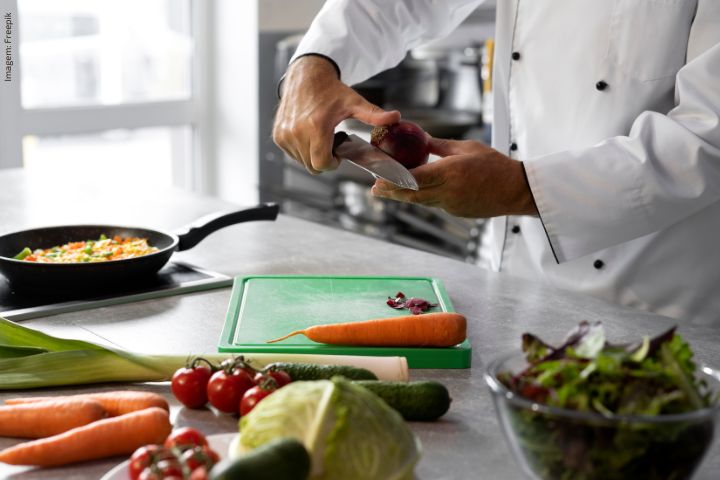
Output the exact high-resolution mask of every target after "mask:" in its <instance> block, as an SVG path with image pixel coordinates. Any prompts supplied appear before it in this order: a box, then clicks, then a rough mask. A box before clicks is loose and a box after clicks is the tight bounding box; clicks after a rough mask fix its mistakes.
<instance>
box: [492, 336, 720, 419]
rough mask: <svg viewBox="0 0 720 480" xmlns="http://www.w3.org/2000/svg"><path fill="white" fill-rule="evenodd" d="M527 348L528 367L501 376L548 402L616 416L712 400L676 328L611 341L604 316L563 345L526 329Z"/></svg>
mask: <svg viewBox="0 0 720 480" xmlns="http://www.w3.org/2000/svg"><path fill="white" fill-rule="evenodd" d="M522 348H523V352H524V353H525V356H526V359H527V361H528V364H529V366H528V368H526V369H525V370H523V371H522V372H520V373H518V374H510V373H507V372H506V373H505V374H504V376H502V377H501V381H503V383H504V384H505V386H506V387H507V388H509V389H510V390H512V391H513V392H515V393H517V394H519V395H522V396H524V397H526V398H529V399H530V400H533V401H537V402H540V403H544V404H546V405H550V406H553V407H561V408H570V409H573V410H580V411H591V412H596V413H599V414H602V415H605V416H612V415H617V414H623V415H661V414H668V413H682V412H689V411H692V410H697V409H699V408H703V407H707V406H709V405H710V402H711V398H710V394H709V393H702V392H701V385H700V384H699V383H698V382H697V381H696V380H695V371H696V366H695V362H694V361H693V353H692V350H691V349H690V346H689V345H688V344H687V343H686V342H685V341H684V340H683V339H682V337H680V335H678V334H676V333H675V329H674V328H672V329H670V330H668V331H666V332H663V333H662V334H660V335H658V336H657V337H655V338H654V339H649V338H644V339H643V340H642V341H640V342H638V343H636V344H632V345H612V344H610V343H608V342H607V341H606V339H605V331H604V328H603V326H602V324H601V323H600V322H596V323H593V324H589V323H588V322H582V323H580V324H579V325H578V326H577V327H576V328H574V329H573V330H572V331H571V332H570V333H569V334H568V335H567V336H566V338H565V340H564V342H563V343H562V345H560V346H558V347H553V346H551V345H550V344H548V343H546V342H544V341H542V340H540V339H539V338H538V337H536V336H534V335H532V334H529V333H526V334H524V335H523V339H522Z"/></svg>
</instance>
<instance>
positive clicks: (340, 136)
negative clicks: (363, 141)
mask: <svg viewBox="0 0 720 480" xmlns="http://www.w3.org/2000/svg"><path fill="white" fill-rule="evenodd" d="M347 139H348V134H347V133H345V132H336V133H335V137H334V138H333V146H332V152H333V155H334V154H335V149H336V148H337V147H339V146H340V144H342V143H343V142H344V141H345V140H347Z"/></svg>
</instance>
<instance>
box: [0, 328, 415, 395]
mask: <svg viewBox="0 0 720 480" xmlns="http://www.w3.org/2000/svg"><path fill="white" fill-rule="evenodd" d="M202 356H203V357H204V358H206V359H208V360H210V361H211V362H213V363H216V364H220V362H222V361H223V360H224V359H226V358H229V357H231V356H232V355H230V354H203V355H202ZM244 357H245V360H246V361H247V362H249V363H250V364H251V365H252V366H254V367H256V368H262V367H264V366H266V365H268V364H270V363H273V362H282V361H296V362H298V361H301V362H307V363H319V364H335V365H352V366H357V367H361V368H367V369H368V370H371V371H372V372H373V373H375V374H376V375H377V376H378V378H381V379H385V380H400V381H407V380H408V373H407V361H406V360H405V358H403V357H357V356H350V355H288V354H262V353H258V354H251V355H244ZM188 358H189V356H188V355H146V354H140V353H132V352H128V351H125V350H122V349H119V348H112V347H105V346H102V345H98V344H96V343H92V342H87V341H84V340H75V339H67V338H59V337H53V336H52V335H48V334H46V333H43V332H40V331H38V330H34V329H32V328H28V327H23V326H22V325H18V324H17V323H14V322H11V321H10V320H6V319H4V318H2V317H0V390H14V389H23V388H40V387H57V386H61V385H81V384H89V383H102V382H162V381H167V380H170V379H171V378H172V376H173V374H174V373H175V371H176V370H177V369H179V368H182V367H184V366H185V365H186V364H187V361H188Z"/></svg>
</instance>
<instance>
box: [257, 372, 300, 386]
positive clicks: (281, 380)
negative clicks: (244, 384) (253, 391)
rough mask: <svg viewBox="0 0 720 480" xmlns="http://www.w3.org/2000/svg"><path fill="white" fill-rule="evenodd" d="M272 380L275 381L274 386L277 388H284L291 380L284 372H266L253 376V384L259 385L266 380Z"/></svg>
mask: <svg viewBox="0 0 720 480" xmlns="http://www.w3.org/2000/svg"><path fill="white" fill-rule="evenodd" d="M268 377H270V378H272V379H273V380H275V384H276V385H277V387H278V388H280V387H284V386H285V385H287V384H288V383H290V382H292V378H290V375H289V374H288V373H287V372H286V371H285V370H268V371H266V372H258V373H257V374H255V378H254V379H253V380H255V384H257V385H260V384H261V383H262V382H263V380H265V379H266V378H268Z"/></svg>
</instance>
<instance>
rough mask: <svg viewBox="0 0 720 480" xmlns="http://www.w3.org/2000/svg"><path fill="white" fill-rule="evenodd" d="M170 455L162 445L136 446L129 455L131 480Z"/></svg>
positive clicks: (170, 456)
mask: <svg viewBox="0 0 720 480" xmlns="http://www.w3.org/2000/svg"><path fill="white" fill-rule="evenodd" d="M172 457H173V454H172V452H171V451H170V450H168V449H166V448H165V447H163V446H162V445H145V446H144V447H140V448H138V449H137V450H135V452H134V453H133V454H132V456H131V457H130V464H129V465H128V471H129V474H130V478H131V480H136V479H137V478H139V477H140V474H141V473H142V471H143V470H145V469H146V468H147V467H149V466H151V465H152V464H154V463H155V462H157V461H159V460H164V459H167V458H172Z"/></svg>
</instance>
